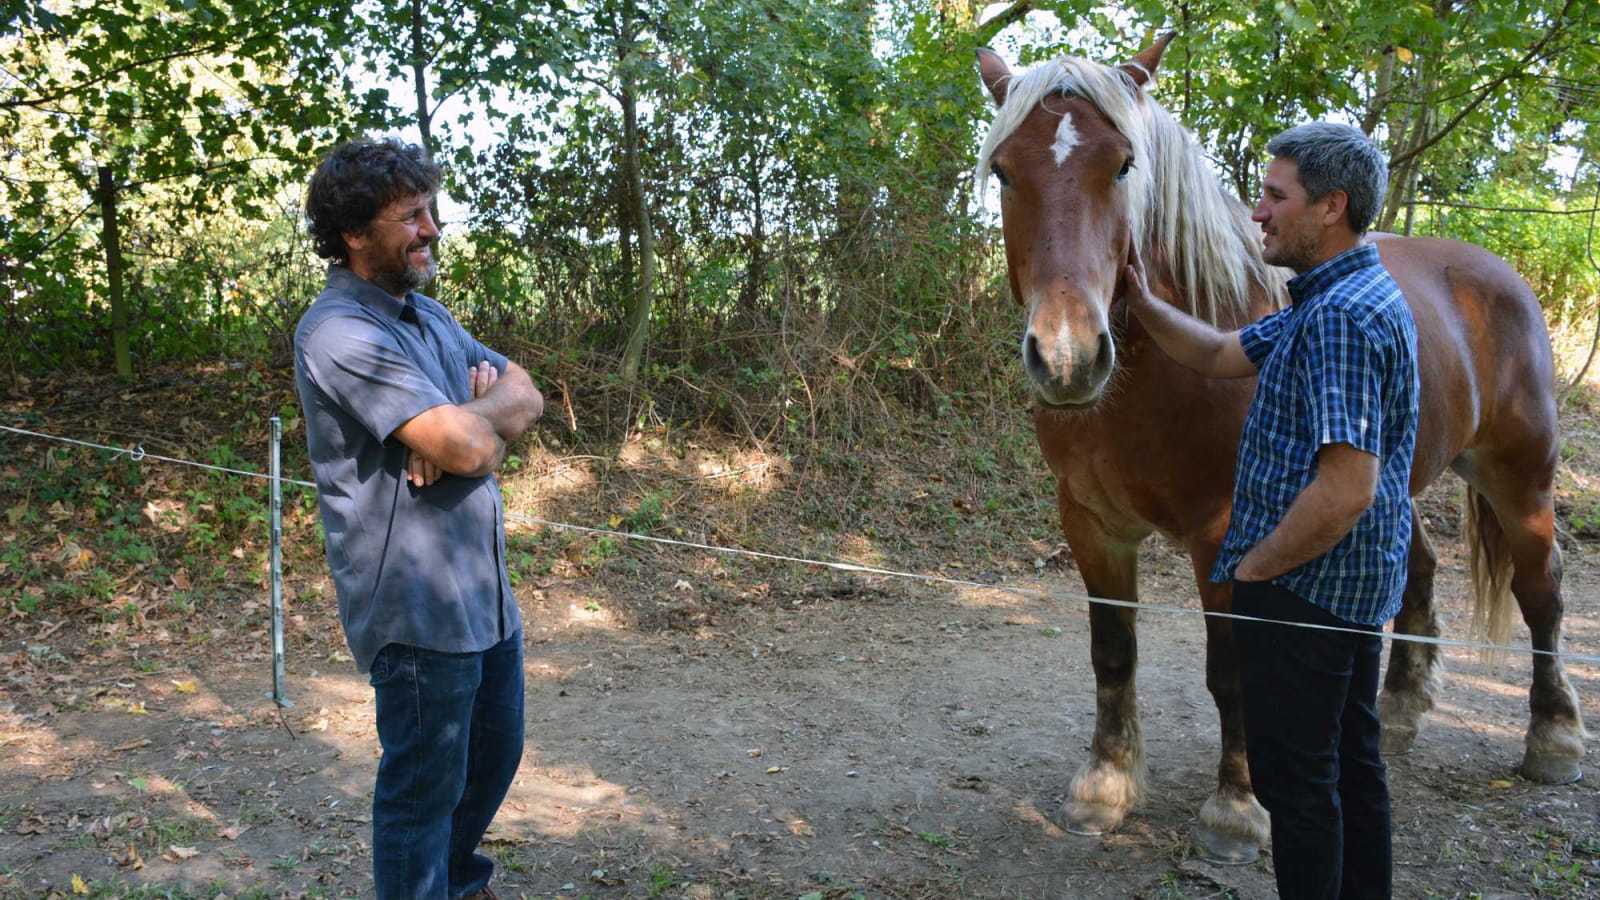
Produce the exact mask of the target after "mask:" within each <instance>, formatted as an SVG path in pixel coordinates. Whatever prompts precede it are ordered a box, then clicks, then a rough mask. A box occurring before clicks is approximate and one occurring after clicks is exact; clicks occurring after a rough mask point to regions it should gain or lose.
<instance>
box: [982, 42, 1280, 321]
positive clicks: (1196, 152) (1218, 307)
mask: <svg viewBox="0 0 1600 900" xmlns="http://www.w3.org/2000/svg"><path fill="white" fill-rule="evenodd" d="M1005 84H1006V85H1007V86H1008V87H1009V88H1010V90H1009V92H1008V93H1007V94H1006V100H1005V105H1004V106H1002V107H1000V109H999V111H998V112H997V113H996V114H995V117H994V121H993V122H992V123H991V124H990V126H989V136H988V137H987V138H986V139H985V140H984V142H983V149H982V150H981V151H980V152H979V154H978V165H977V169H976V171H975V174H976V176H977V179H978V185H979V191H980V193H981V192H982V190H983V186H984V185H985V184H986V183H987V181H988V175H989V165H990V160H991V158H992V157H993V155H994V152H995V150H996V149H997V148H999V146H1000V144H1001V143H1002V142H1004V141H1005V139H1006V138H1008V137H1010V136H1011V134H1012V133H1013V132H1015V131H1016V130H1017V128H1018V127H1019V126H1021V124H1022V121H1023V120H1024V119H1026V118H1027V117H1028V115H1029V114H1030V113H1032V112H1033V108H1034V107H1035V106H1037V105H1038V104H1040V103H1042V102H1044V101H1045V100H1046V99H1047V98H1049V97H1050V96H1052V95H1054V94H1058V93H1066V94H1073V95H1076V96H1079V97H1083V98H1084V99H1086V100H1088V101H1089V102H1090V103H1093V104H1094V105H1095V106H1096V107H1097V108H1098V109H1099V110H1100V112H1101V113H1102V114H1104V115H1105V117H1106V118H1107V119H1110V120H1111V124H1112V125H1113V126H1115V127H1116V129H1117V130H1118V131H1120V132H1121V133H1122V135H1123V136H1124V137H1126V138H1127V139H1128V141H1129V142H1130V143H1131V144H1132V145H1133V159H1134V164H1133V169H1132V170H1131V171H1130V172H1129V173H1128V182H1127V183H1128V191H1129V201H1128V206H1129V216H1130V218H1131V220H1132V221H1131V224H1132V227H1133V234H1134V236H1135V239H1136V240H1138V241H1139V246H1140V255H1141V256H1142V257H1143V258H1144V259H1146V260H1162V259H1164V260H1166V261H1167V262H1168V264H1169V265H1170V266H1171V269H1172V279H1173V282H1174V287H1175V288H1176V289H1177V292H1178V294H1179V295H1180V296H1183V297H1187V298H1188V299H1189V303H1190V311H1191V312H1192V313H1193V314H1194V315H1195V316H1197V317H1199V318H1202V319H1205V320H1206V321H1208V322H1211V323H1212V324H1223V322H1224V320H1227V321H1228V322H1234V323H1236V322H1238V321H1242V319H1243V318H1244V317H1246V316H1247V315H1248V310H1249V307H1250V294H1251V288H1252V285H1253V284H1254V285H1260V286H1261V287H1262V288H1263V289H1264V290H1265V292H1266V295H1267V297H1268V299H1269V300H1270V301H1271V303H1272V305H1273V306H1274V307H1280V306H1282V305H1283V301H1284V299H1285V292H1284V287H1283V286H1284V283H1285V281H1286V274H1285V272H1284V270H1282V269H1279V268H1277V267H1275V266H1269V265H1267V264H1266V263H1265V262H1264V261H1263V260H1262V259H1261V241H1260V238H1259V230H1258V229H1257V228H1256V226H1255V223H1253V222H1251V221H1250V211H1249V210H1248V209H1247V208H1245V207H1244V205H1243V204H1240V203H1238V202H1237V201H1235V200H1234V199H1233V198H1232V197H1230V196H1228V195H1227V194H1225V193H1224V192H1223V189H1222V186H1221V185H1220V184H1219V183H1218V181H1217V179H1216V177H1215V176H1214V175H1213V174H1212V173H1211V171H1210V169H1209V168H1207V166H1206V164H1205V154H1204V153H1203V152H1202V150H1201V147H1200V145H1199V143H1198V142H1197V141H1196V140H1195V139H1194V137H1193V136H1192V135H1190V134H1189V132H1188V131H1187V130H1186V129H1184V128H1183V126H1181V125H1179V124H1178V123H1177V121H1175V120H1174V119H1173V118H1172V116H1171V115H1170V114H1169V113H1168V112H1167V111H1166V109H1165V108H1163V107H1162V106H1161V104H1159V103H1157V102H1156V101H1155V100H1154V99H1152V98H1150V97H1149V96H1148V94H1147V93H1146V92H1145V91H1143V90H1135V89H1133V88H1132V85H1131V83H1130V82H1129V80H1128V78H1127V76H1126V75H1124V74H1123V73H1122V72H1119V71H1117V70H1116V69H1113V68H1112V67H1110V66H1104V65H1101V64H1099V63H1095V62H1090V61H1088V60H1084V59H1079V58H1077V57H1070V56H1064V57H1060V58H1058V59H1056V60H1054V61H1052V62H1048V63H1044V64H1042V65H1039V66H1035V67H1034V68H1032V69H1030V70H1028V71H1027V72H1024V73H1022V74H1021V75H1016V76H1012V77H1011V78H1010V79H1008V80H1007V81H1006V82H1005Z"/></svg>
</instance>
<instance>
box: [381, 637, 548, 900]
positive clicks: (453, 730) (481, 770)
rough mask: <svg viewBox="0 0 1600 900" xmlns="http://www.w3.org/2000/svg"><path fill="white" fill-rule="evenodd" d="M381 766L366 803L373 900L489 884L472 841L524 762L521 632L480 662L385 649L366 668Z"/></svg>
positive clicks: (456, 892)
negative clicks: (369, 821)
mask: <svg viewBox="0 0 1600 900" xmlns="http://www.w3.org/2000/svg"><path fill="white" fill-rule="evenodd" d="M371 683H372V688H373V692H374V696H375V699H376V707H377V718H378V742H379V743H380V744H382V745H383V759H382V760H380V761H379V763H378V782H377V786H376V788H375V789H374V791H373V796H372V870H373V876H374V879H375V880H376V884H377V889H378V898H379V900H400V898H403V900H457V898H460V897H464V896H466V895H468V894H471V893H473V892H475V891H478V890H481V889H482V888H483V887H484V886H485V885H487V884H488V883H489V879H490V877H491V876H492V875H493V874H494V862H493V861H492V860H490V859H489V858H488V857H487V856H484V855H482V854H480V853H478V852H477V849H478V842H479V841H480V840H481V839H482V838H483V834H484V832H485V831H487V830H488V828H489V823H490V822H491V821H493V819H494V815H495V812H496V811H498V810H499V809H500V803H501V801H503V800H505V797H506V791H507V790H508V789H509V788H510V787H511V780H512V778H513V777H515V776H516V774H517V765H518V764H519V763H520V762H521V761H522V743H523V719H522V704H523V694H522V633H521V632H518V633H516V634H514V635H512V636H511V637H509V638H507V639H506V640H504V641H501V642H500V643H499V644H496V645H495V646H494V647H491V648H490V649H488V650H486V651H484V652H482V653H439V652H436V651H433V650H423V649H421V648H419V647H409V646H405V645H403V644H389V645H388V646H386V647H384V648H383V649H382V650H380V651H379V652H378V656H377V659H375V660H374V661H373V663H372V677H371Z"/></svg>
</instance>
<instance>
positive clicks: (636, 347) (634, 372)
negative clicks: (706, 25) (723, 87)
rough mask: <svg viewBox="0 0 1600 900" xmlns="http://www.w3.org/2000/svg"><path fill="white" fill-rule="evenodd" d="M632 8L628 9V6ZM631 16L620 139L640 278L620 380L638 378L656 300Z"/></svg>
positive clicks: (652, 235)
mask: <svg viewBox="0 0 1600 900" xmlns="http://www.w3.org/2000/svg"><path fill="white" fill-rule="evenodd" d="M630 12H631V9H630ZM633 27H634V26H633V21H632V16H627V17H626V18H624V20H623V24H622V28H623V34H622V51H623V52H622V59H621V66H620V69H621V71H620V72H619V74H620V76H621V79H622V97H621V98H620V99H621V100H622V142H623V145H624V146H623V154H622V158H623V166H624V168H625V169H626V171H627V176H628V193H629V196H630V198H631V199H632V201H633V209H632V210H631V212H632V214H633V224H634V227H635V228H636V229H638V234H639V280H638V282H637V283H636V284H635V286H634V293H633V308H632V309H631V310H629V312H628V343H627V344H626V346H624V347H623V350H622V370H621V375H622V380H623V381H624V382H627V383H630V384H631V383H633V382H635V381H637V380H638V379H639V369H640V368H641V367H642V366H643V363H644V346H645V339H646V338H647V337H648V336H649V333H650V307H651V306H652V305H653V304H654V302H655V281H656V242H655V232H654V230H653V229H652V228H651V225H650V204H649V203H647V202H646V201H645V196H644V174H643V172H642V171H641V168H642V163H641V162H640V159H639V156H640V153H639V101H638V97H637V96H636V94H635V88H636V84H635V81H634V65H635V59H634V46H633V39H634V30H633Z"/></svg>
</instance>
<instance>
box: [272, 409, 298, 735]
mask: <svg viewBox="0 0 1600 900" xmlns="http://www.w3.org/2000/svg"><path fill="white" fill-rule="evenodd" d="M282 449H283V423H282V422H280V421H279V420H278V417H277V416H273V417H272V449H271V455H272V459H271V461H270V462H269V463H268V466H269V469H270V472H271V481H272V504H271V505H272V524H271V526H270V528H271V538H272V552H271V554H270V556H269V557H268V563H267V567H268V569H269V571H270V574H269V576H268V583H269V584H270V585H271V592H272V593H271V596H272V693H270V694H268V695H267V696H269V697H271V698H272V701H273V702H274V703H276V704H278V705H279V706H293V705H294V703H293V702H292V701H290V700H289V698H288V696H287V695H286V694H285V693H284V689H283V682H284V674H283V480H282V478H280V477H279V457H280V456H282Z"/></svg>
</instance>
